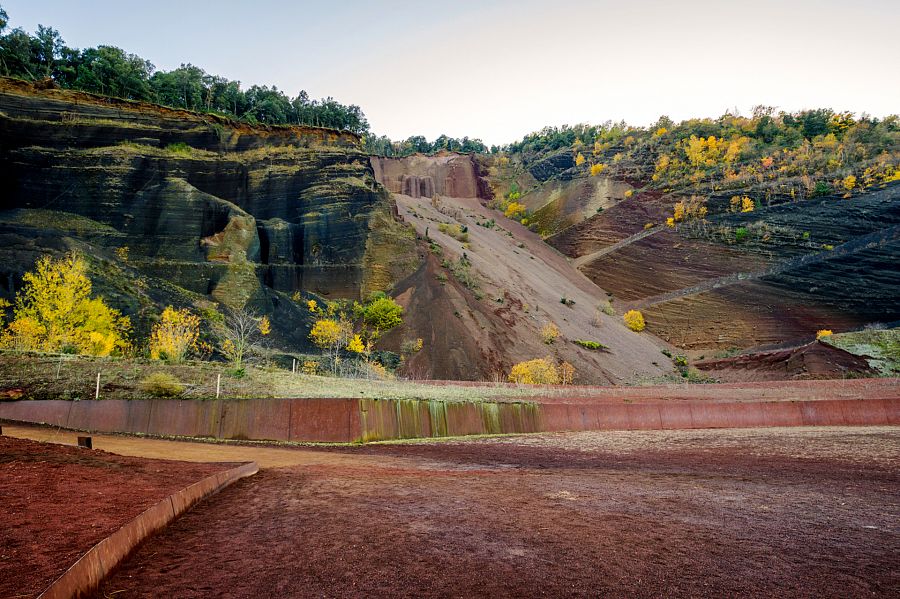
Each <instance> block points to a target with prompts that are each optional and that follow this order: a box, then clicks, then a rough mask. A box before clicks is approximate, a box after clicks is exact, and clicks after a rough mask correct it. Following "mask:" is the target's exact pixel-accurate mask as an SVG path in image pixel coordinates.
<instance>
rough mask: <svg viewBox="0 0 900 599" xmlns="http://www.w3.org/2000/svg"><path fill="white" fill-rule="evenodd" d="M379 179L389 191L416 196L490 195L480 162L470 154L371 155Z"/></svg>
mask: <svg viewBox="0 0 900 599" xmlns="http://www.w3.org/2000/svg"><path fill="white" fill-rule="evenodd" d="M372 169H373V170H374V171H375V178H376V180H377V181H378V182H379V183H381V184H382V185H384V187H385V188H387V190H388V191H390V192H392V193H399V194H403V195H407V196H410V197H413V198H421V197H426V198H430V197H434V196H435V195H440V196H450V197H454V198H480V199H483V200H488V199H490V198H491V193H490V189H489V188H488V186H487V184H486V183H485V182H484V181H483V180H482V178H481V177H480V173H479V167H478V164H477V163H476V162H475V160H474V158H473V157H472V156H469V155H461V154H437V155H435V156H423V155H421V154H414V155H412V156H406V157H404V158H385V157H380V156H373V157H372Z"/></svg>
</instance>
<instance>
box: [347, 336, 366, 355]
mask: <svg viewBox="0 0 900 599" xmlns="http://www.w3.org/2000/svg"><path fill="white" fill-rule="evenodd" d="M347 350H348V351H351V352H353V353H355V354H361V353H364V352H365V351H366V344H365V343H363V340H362V337H360V336H359V335H353V339H351V340H350V343H348V344H347Z"/></svg>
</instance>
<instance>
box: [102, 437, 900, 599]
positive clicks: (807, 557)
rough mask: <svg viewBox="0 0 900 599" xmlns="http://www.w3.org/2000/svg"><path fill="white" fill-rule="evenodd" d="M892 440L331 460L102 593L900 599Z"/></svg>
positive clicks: (629, 444) (171, 544) (246, 497)
mask: <svg viewBox="0 0 900 599" xmlns="http://www.w3.org/2000/svg"><path fill="white" fill-rule="evenodd" d="M898 447H900V432H898V429H897V428H880V429H873V428H869V429H848V428H842V429H827V430H826V429H766V430H740V431H738V430H720V431H655V432H634V431H629V432H620V433H577V434H571V433H570V434H557V435H533V436H526V437H518V438H503V439H485V440H475V441H465V442H454V443H451V444H443V443H442V444H434V443H428V444H416V445H402V446H401V445H384V446H367V447H365V448H362V449H355V450H350V449H343V450H331V453H332V454H335V453H340V454H342V455H343V457H345V458H349V457H350V456H358V458H357V459H358V460H359V462H358V463H356V462H354V460H352V459H348V460H347V461H345V462H342V463H337V462H331V463H325V462H322V463H319V464H316V465H310V466H294V467H289V468H278V469H271V470H265V471H263V472H261V473H260V474H259V475H257V476H255V477H253V478H250V479H244V480H243V481H240V482H238V483H236V484H235V485H233V486H231V487H229V488H228V489H225V490H224V491H222V492H221V493H219V494H218V495H216V496H215V497H213V498H212V499H211V500H209V501H207V502H205V503H203V504H202V505H200V506H199V507H197V508H195V509H194V510H192V511H191V512H190V513H188V514H187V515H186V516H184V517H182V518H181V519H179V520H178V521H177V522H175V523H174V524H173V525H172V526H170V527H169V528H168V529H167V530H166V531H165V532H164V533H163V534H161V535H159V536H157V537H155V538H153V539H151V540H150V541H148V542H147V543H145V544H144V545H143V546H142V547H141V548H140V549H139V550H138V551H137V552H136V553H135V554H134V555H133V556H132V557H131V558H130V559H129V560H128V561H126V562H125V563H124V565H123V567H122V568H121V569H120V570H119V571H118V572H116V573H115V574H114V575H113V576H112V578H111V579H109V580H107V581H106V583H104V585H103V587H102V589H101V592H100V593H99V594H98V597H108V596H113V593H115V595H114V596H115V597H158V596H168V597H209V596H228V597H262V596H277V597H313V596H316V597H319V596H321V597H366V596H392V597H475V596H479V597H484V596H491V597H533V596H549V597H562V596H579V597H622V596H629V597H659V596H667V597H669V596H671V597H702V596H705V597H709V596H713V597H736V596H740V597H773V596H794V597H851V596H852V597H861V596H867V597H871V596H876V597H892V596H893V597H896V596H897V595H898V593H900V574H898V570H897V556H898V555H900V533H898V530H897V526H896V513H897V497H898V491H900V469H898V465H900V455H898ZM360 454H364V455H360ZM372 457H377V458H378V462H377V465H373V464H372V462H371V461H368V462H363V461H362V459H363V458H367V459H371V458H372Z"/></svg>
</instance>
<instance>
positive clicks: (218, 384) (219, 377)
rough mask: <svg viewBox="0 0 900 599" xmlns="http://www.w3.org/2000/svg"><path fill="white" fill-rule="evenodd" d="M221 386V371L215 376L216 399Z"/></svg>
mask: <svg viewBox="0 0 900 599" xmlns="http://www.w3.org/2000/svg"><path fill="white" fill-rule="evenodd" d="M221 388H222V373H221V372H220V373H219V376H217V377H216V399H219V391H220V390H221Z"/></svg>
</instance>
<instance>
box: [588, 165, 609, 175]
mask: <svg viewBox="0 0 900 599" xmlns="http://www.w3.org/2000/svg"><path fill="white" fill-rule="evenodd" d="M605 170H606V165H605V164H603V163H602V162H601V163H598V164H592V165H591V176H592V177H594V176H596V175H599V174H600V173H602V172H603V171H605Z"/></svg>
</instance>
